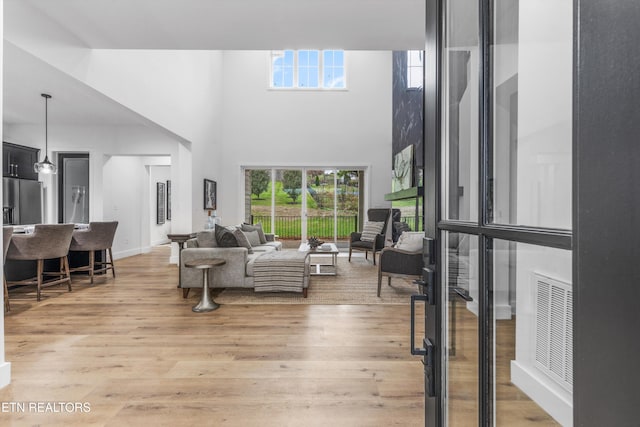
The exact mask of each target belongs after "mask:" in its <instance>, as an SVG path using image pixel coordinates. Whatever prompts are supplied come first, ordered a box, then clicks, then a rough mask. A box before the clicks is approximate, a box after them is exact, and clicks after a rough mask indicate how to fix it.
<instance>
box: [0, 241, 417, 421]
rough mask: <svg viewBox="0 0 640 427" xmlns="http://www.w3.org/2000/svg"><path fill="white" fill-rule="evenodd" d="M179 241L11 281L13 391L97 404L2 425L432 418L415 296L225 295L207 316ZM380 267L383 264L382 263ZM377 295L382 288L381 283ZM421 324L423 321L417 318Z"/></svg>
mask: <svg viewBox="0 0 640 427" xmlns="http://www.w3.org/2000/svg"><path fill="white" fill-rule="evenodd" d="M168 256H169V254H168V248H167V247H160V248H156V249H154V251H153V252H152V253H151V254H147V255H142V256H136V257H130V258H127V259H123V260H118V261H116V269H117V274H118V277H117V278H116V279H113V278H112V277H111V276H110V275H109V276H108V277H106V278H105V277H96V279H95V284H94V285H93V286H92V285H89V283H88V279H84V278H80V277H78V278H76V277H75V276H74V280H73V291H72V292H70V293H68V292H66V290H65V289H63V288H60V289H58V288H57V287H54V288H49V289H47V290H45V291H43V300H42V301H41V302H40V303H37V302H36V301H35V295H34V294H33V293H32V292H24V291H22V290H17V289H16V290H12V291H11V307H12V310H11V312H10V313H9V314H8V315H7V316H6V318H5V340H6V349H5V352H6V360H7V361H9V362H11V363H12V376H13V379H12V383H11V384H10V385H9V386H8V387H5V388H4V389H2V390H0V402H4V403H9V402H26V403H27V404H28V403H29V402H88V403H89V405H90V411H89V412H78V411H76V412H74V413H66V412H65V411H62V412H56V413H37V412H36V413H34V412H30V411H29V410H28V407H27V410H26V411H25V412H24V413H22V412H20V411H13V412H11V411H2V412H0V425H19V426H23V425H54V426H89V425H95V426H102V425H105V426H140V425H149V426H192V425H207V426H209V425H216V426H217V425H229V426H258V425H260V426H326V425H333V426H392V425H400V426H421V425H424V416H423V413H424V398H423V377H422V364H421V363H420V361H419V359H418V358H415V357H413V356H411V355H410V354H409V315H410V311H409V306H408V305H406V306H402V305H389V306H384V305H376V306H374V305H251V306H241V305H226V306H223V307H221V308H220V309H219V310H217V311H214V312H211V313H206V314H197V313H193V312H192V311H191V307H192V306H193V305H194V304H195V303H196V302H197V300H198V297H199V293H198V292H192V293H191V295H190V296H189V298H188V299H187V300H184V299H182V296H181V292H180V291H179V290H178V289H176V287H175V285H176V280H177V269H176V267H175V266H170V265H168V264H167V259H168ZM372 268H373V267H372ZM372 292H375V289H372ZM417 323H418V325H419V324H420V322H417Z"/></svg>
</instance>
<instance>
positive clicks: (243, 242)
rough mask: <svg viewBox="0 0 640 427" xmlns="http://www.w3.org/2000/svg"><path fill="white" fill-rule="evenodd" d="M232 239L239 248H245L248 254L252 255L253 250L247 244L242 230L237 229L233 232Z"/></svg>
mask: <svg viewBox="0 0 640 427" xmlns="http://www.w3.org/2000/svg"><path fill="white" fill-rule="evenodd" d="M233 237H235V238H236V242H237V243H238V246H240V247H241V248H247V250H248V251H249V253H250V254H252V253H253V249H251V243H250V242H249V239H247V236H245V235H244V233H243V232H242V230H240V229H239V228H236V229H235V230H233Z"/></svg>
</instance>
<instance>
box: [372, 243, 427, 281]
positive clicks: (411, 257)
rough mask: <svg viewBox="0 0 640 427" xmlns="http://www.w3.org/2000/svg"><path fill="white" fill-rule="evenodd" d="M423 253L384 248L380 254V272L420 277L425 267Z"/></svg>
mask: <svg viewBox="0 0 640 427" xmlns="http://www.w3.org/2000/svg"><path fill="white" fill-rule="evenodd" d="M421 248H422V247H421ZM423 264H424V262H423V259H422V252H421V251H419V252H416V251H406V250H403V249H398V248H384V249H383V250H382V252H380V267H379V268H380V272H381V274H384V273H392V274H398V275H409V276H419V275H421V274H422V267H423Z"/></svg>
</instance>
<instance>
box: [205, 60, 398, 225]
mask: <svg viewBox="0 0 640 427" xmlns="http://www.w3.org/2000/svg"><path fill="white" fill-rule="evenodd" d="M346 72H347V86H348V89H347V90H345V91H318V90H309V91H282V90H270V89H269V52H266V51H233V52H224V54H223V84H224V85H223V87H224V88H223V105H224V111H223V114H222V124H223V125H222V126H223V127H222V135H223V136H222V141H223V145H222V149H221V150H217V151H216V153H215V155H216V156H217V157H218V158H219V159H221V160H222V162H221V163H220V169H219V170H215V169H211V170H210V172H209V178H211V179H215V180H216V181H217V182H218V215H219V216H220V217H221V219H222V222H223V223H224V224H227V223H235V222H239V221H241V220H243V218H244V215H243V209H244V194H243V193H242V185H243V182H244V177H243V176H242V175H241V166H243V165H249V166H331V165H334V166H352V167H354V166H367V167H368V171H367V172H368V174H369V178H370V181H369V182H370V186H369V189H368V191H367V190H366V189H365V192H366V194H365V197H366V199H365V200H366V202H368V205H369V206H370V207H379V206H389V207H390V204H389V202H385V201H384V194H385V193H389V192H391V117H392V111H391V108H392V104H391V102H392V99H391V97H392V92H391V85H392V60H391V52H369V51H357V52H355V51H349V52H346ZM196 184H197V185H202V184H200V183H196ZM201 209H202V208H201ZM198 224H204V217H203V219H202V221H200V223H195V222H194V226H198Z"/></svg>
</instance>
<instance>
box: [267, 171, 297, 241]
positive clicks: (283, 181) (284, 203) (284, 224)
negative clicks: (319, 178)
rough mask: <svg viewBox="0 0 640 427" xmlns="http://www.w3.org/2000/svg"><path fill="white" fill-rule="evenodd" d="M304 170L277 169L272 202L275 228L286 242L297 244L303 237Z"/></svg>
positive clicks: (275, 231) (276, 232)
mask: <svg viewBox="0 0 640 427" xmlns="http://www.w3.org/2000/svg"><path fill="white" fill-rule="evenodd" d="M303 198H304V197H303V195H302V170H301V169H276V170H275V185H274V189H273V195H272V202H273V207H274V209H273V213H274V217H273V220H274V224H273V230H274V233H275V234H277V235H278V236H279V238H280V240H283V241H284V242H283V243H284V244H285V245H287V244H289V245H290V246H295V244H296V243H299V242H300V240H301V239H302V230H303V228H302V226H303V224H302V213H303V211H302V203H303Z"/></svg>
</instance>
